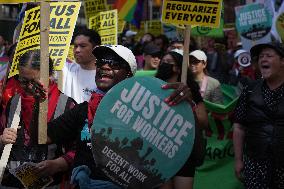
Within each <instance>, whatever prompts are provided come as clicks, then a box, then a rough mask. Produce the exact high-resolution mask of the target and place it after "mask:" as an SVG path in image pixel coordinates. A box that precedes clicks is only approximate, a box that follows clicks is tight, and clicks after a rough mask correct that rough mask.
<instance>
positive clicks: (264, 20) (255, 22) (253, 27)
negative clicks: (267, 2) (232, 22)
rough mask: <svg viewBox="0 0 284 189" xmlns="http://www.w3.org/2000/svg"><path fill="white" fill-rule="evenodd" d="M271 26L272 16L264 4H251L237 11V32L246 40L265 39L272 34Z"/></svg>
mask: <svg viewBox="0 0 284 189" xmlns="http://www.w3.org/2000/svg"><path fill="white" fill-rule="evenodd" d="M271 26H272V18H271V14H270V13H269V11H268V10H267V8H265V7H264V5H263V4H258V3H254V4H249V5H246V6H242V7H241V8H239V9H237V11H236V27H237V30H238V32H239V33H240V34H241V36H242V37H244V38H246V39H249V40H258V39H260V38H263V37H264V36H265V35H267V34H268V33H269V32H270V30H271Z"/></svg>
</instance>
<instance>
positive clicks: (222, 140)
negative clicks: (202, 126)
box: [194, 84, 243, 189]
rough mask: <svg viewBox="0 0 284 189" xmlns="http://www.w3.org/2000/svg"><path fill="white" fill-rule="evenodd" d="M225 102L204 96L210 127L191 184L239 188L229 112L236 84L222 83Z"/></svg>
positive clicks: (236, 94)
mask: <svg viewBox="0 0 284 189" xmlns="http://www.w3.org/2000/svg"><path fill="white" fill-rule="evenodd" d="M221 87H222V91H223V97H224V104H222V105H220V104H215V103H211V102H209V101H206V100H205V106H206V108H207V110H208V111H209V114H208V119H209V131H207V132H206V135H207V147H206V156H205V161H204V163H203V165H202V166H201V167H199V168H198V169H197V172H196V175H195V180H194V188H195V189H199V188H214V189H223V188H228V189H242V188H243V186H242V183H240V182H239V181H238V180H237V179H236V177H235V174H234V150H233V141H232V122H231V120H230V114H231V113H232V111H233V109H234V108H235V105H236V102H237V99H238V93H237V92H236V87H233V86H230V85H225V84H222V86H221Z"/></svg>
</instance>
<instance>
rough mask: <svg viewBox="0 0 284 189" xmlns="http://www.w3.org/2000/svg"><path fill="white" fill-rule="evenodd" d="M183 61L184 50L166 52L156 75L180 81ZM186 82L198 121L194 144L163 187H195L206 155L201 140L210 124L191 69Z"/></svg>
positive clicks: (167, 80) (168, 80)
mask: <svg viewBox="0 0 284 189" xmlns="http://www.w3.org/2000/svg"><path fill="white" fill-rule="evenodd" d="M182 61H183V51H182V50H179V49H174V50H172V51H170V52H168V53H166V54H165V55H164V56H163V57H162V59H161V63H160V65H159V67H158V71H157V74H156V77H157V78H159V79H161V80H163V81H166V82H169V83H175V82H180V81H181V72H182ZM186 83H187V85H188V87H189V91H190V94H191V96H192V101H190V104H191V106H192V109H193V112H194V114H195V119H196V120H195V121H196V123H197V124H196V125H197V126H196V133H195V141H194V146H193V150H192V153H191V155H190V157H189V159H188V160H187V162H186V163H185V165H184V166H183V167H182V168H181V169H180V170H179V171H178V173H177V174H176V176H175V177H174V178H173V179H172V180H170V181H168V182H167V183H166V184H164V185H163V186H161V189H169V188H176V189H183V188H190V189H191V188H193V179H194V174H195V168H196V167H197V166H200V165H201V164H202V163H203V158H204V156H205V153H204V152H205V145H206V144H205V145H202V144H204V143H203V142H204V141H201V138H202V129H205V128H207V126H208V119H207V113H206V110H205V106H204V103H203V99H202V97H201V95H200V93H199V86H198V84H197V82H195V81H194V78H193V75H192V73H191V71H190V70H188V73H187V81H186ZM196 149H199V150H200V151H199V152H201V151H202V150H201V149H203V154H204V155H202V156H203V157H201V156H199V155H197V154H199V153H197V151H196Z"/></svg>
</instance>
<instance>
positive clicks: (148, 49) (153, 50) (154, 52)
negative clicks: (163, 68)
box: [143, 43, 161, 57]
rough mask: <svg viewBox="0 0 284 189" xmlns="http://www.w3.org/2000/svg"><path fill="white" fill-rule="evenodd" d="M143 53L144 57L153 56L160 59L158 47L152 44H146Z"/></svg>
mask: <svg viewBox="0 0 284 189" xmlns="http://www.w3.org/2000/svg"><path fill="white" fill-rule="evenodd" d="M143 52H144V54H145V55H151V56H155V57H160V56H161V50H160V48H159V47H158V46H156V45H154V44H152V43H148V44H147V45H146V46H145V47H144V49H143Z"/></svg>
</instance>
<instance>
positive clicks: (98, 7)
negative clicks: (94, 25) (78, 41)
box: [84, 0, 109, 28]
mask: <svg viewBox="0 0 284 189" xmlns="http://www.w3.org/2000/svg"><path fill="white" fill-rule="evenodd" d="M108 8H109V6H107V0H84V10H85V17H86V22H87V24H88V23H90V21H89V20H90V18H91V17H93V16H95V15H96V14H98V13H99V12H101V11H106V10H108ZM89 28H90V26H89Z"/></svg>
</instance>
